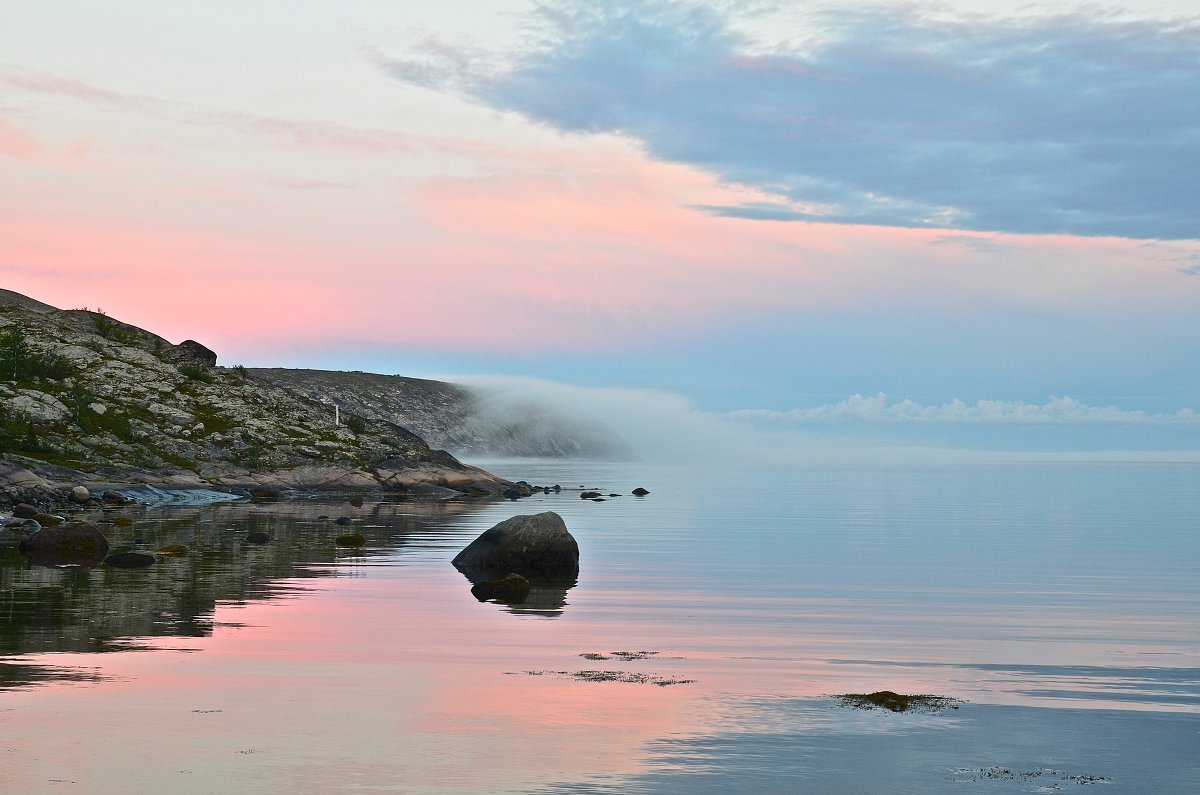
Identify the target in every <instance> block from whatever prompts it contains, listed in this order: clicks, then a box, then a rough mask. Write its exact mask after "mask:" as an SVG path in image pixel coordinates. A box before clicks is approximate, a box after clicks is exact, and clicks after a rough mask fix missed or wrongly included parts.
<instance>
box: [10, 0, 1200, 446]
mask: <svg viewBox="0 0 1200 795" xmlns="http://www.w3.org/2000/svg"><path fill="white" fill-rule="evenodd" d="M1198 177H1200V15H1198V14H1197V13H1196V11H1195V9H1194V4H1193V3H1192V2H1190V0H1189V1H1188V2H1183V1H1182V0H1171V1H1168V0H1164V1H1163V2H1144V3H1143V2H1135V3H1125V4H1120V5H1095V4H1091V5H1086V6H1084V5H1076V4H1072V3H1057V4H1048V3H1039V4H1036V5H1029V4H1025V3H1021V2H988V1H987V0H976V1H975V2H945V3H926V2H911V3H910V2H904V3H897V2H892V3H879V4H877V3H863V2H834V3H803V4H801V3H791V2H769V1H767V0H761V1H759V0H753V1H747V2H735V1H734V0H720V1H716V2H708V3H692V2H652V1H651V0H644V1H640V2H638V1H634V2H604V1H603V0H600V1H599V2H574V1H572V0H566V1H564V2H558V1H556V0H546V1H545V2H521V1H517V0H504V1H503V2H501V1H500V0H497V1H496V2H489V3H478V2H466V1H465V0H438V2H411V1H410V2H381V1H376V0H346V1H345V2H338V3H317V2H304V3H296V2H269V1H263V2H256V3H244V2H227V1H225V0H214V1H213V2H208V3H204V4H164V3H159V2H149V1H146V2H135V1H133V0H113V1H112V2H108V3H103V4H97V3H86V2H46V3H28V2H13V1H12V0H0V287H4V288H7V289H12V290H16V291H18V292H22V293H25V294H27V295H30V296H32V297H34V298H37V299H38V300H41V301H44V302H47V303H50V304H53V305H55V306H59V307H62V308H77V307H88V308H92V309H97V308H99V309H103V310H104V311H105V312H107V313H108V314H110V315H112V316H114V317H118V318H120V319H122V320H125V321H127V322H131V323H134V324H136V325H139V326H142V327H144V328H148V329H150V330H153V331H155V332H157V333H160V334H162V335H163V336H166V337H167V338H168V339H172V340H173V341H180V340H183V339H187V338H191V339H196V340H199V341H201V342H203V343H204V344H206V345H208V346H209V347H210V348H212V349H214V350H216V351H217V352H218V354H219V356H220V361H221V363H223V364H238V363H241V364H245V365H247V366H291V367H321V368H328V369H347V370H348V369H361V370H368V371H374V372H383V373H398V374H403V375H412V376H422V377H443V378H449V379H461V380H467V381H471V382H473V383H490V384H492V385H493V386H497V387H498V386H501V385H503V386H504V387H505V388H510V389H513V390H524V391H525V392H528V393H530V394H554V395H558V396H560V398H561V399H562V400H563V401H564V403H565V404H566V405H587V406H589V407H590V406H593V403H592V402H589V401H593V400H595V399H596V396H597V395H599V396H600V397H601V398H603V396H605V395H607V396H609V397H610V398H612V400H610V401H609V402H610V403H611V402H614V401H615V402H616V403H619V404H621V405H624V406H629V405H632V404H631V403H630V400H629V397H630V396H631V395H633V396H638V395H640V396H643V397H645V398H646V401H647V403H646V405H653V406H656V407H658V409H659V410H660V411H661V413H662V416H663V417H667V416H677V415H679V414H690V413H693V412H694V413H699V414H700V415H703V416H705V417H719V418H721V419H722V420H729V421H731V422H735V423H743V424H746V425H747V426H753V427H754V428H756V429H758V430H762V431H766V432H776V431H781V430H787V431H788V432H793V431H799V430H805V431H813V429H818V430H820V431H821V432H822V433H825V432H828V433H827V434H826V435H830V438H838V439H846V438H850V437H854V438H875V439H878V440H883V441H887V442H889V443H901V442H903V443H906V444H907V443H929V444H946V445H954V444H966V445H979V446H985V447H986V446H996V445H1000V446H1003V445H1005V444H1010V445H1017V446H1028V447H1034V448H1039V449H1052V448H1054V447H1055V446H1061V447H1064V448H1072V449H1075V448H1079V449H1104V448H1105V447H1106V446H1115V447H1122V448H1124V447H1131V448H1153V449H1175V448H1179V449H1183V448H1190V449H1200V417H1198V416H1197V412H1200V324H1198V323H1197V319H1200V179H1198ZM601 402H603V400H601ZM633 403H636V401H633ZM595 410H596V411H600V409H598V408H596V409H595ZM651 414H652V415H653V413H651ZM648 416H649V415H648ZM653 416H659V415H653Z"/></svg>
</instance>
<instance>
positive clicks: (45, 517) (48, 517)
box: [29, 513, 67, 527]
mask: <svg viewBox="0 0 1200 795" xmlns="http://www.w3.org/2000/svg"><path fill="white" fill-rule="evenodd" d="M29 518H30V519H33V520H34V521H36V522H37V523H38V524H40V525H41V526H42V527H58V526H59V525H61V524H63V523H64V522H66V521H67V520H66V519H64V518H63V517H61V516H56V515H55V514H52V513H35V514H34V515H33V516H31V517H29Z"/></svg>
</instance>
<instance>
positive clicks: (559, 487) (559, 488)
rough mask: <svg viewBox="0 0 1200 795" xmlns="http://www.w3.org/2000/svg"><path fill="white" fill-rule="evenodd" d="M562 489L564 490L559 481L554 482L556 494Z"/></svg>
mask: <svg viewBox="0 0 1200 795" xmlns="http://www.w3.org/2000/svg"><path fill="white" fill-rule="evenodd" d="M560 491H562V486H560V485H558V484H557V483H555V484H554V493H555V494H558V493H559V492H560Z"/></svg>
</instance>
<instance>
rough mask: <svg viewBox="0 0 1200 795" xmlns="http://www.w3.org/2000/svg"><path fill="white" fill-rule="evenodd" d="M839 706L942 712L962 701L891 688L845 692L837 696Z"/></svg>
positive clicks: (895, 710) (956, 706)
mask: <svg viewBox="0 0 1200 795" xmlns="http://www.w3.org/2000/svg"><path fill="white" fill-rule="evenodd" d="M836 698H837V700H838V706H840V707H853V708H854V709H875V708H876V707H879V708H880V709H886V710H887V711H889V712H930V713H936V712H941V711H942V710H943V709H947V708H949V709H958V705H959V704H961V703H962V702H961V701H960V700H959V699H957V698H950V697H949V696H931V695H912V696H910V695H904V694H902V693H893V692H892V691H891V690H878V691H876V692H874V693H844V694H842V695H839V696H837V697H836Z"/></svg>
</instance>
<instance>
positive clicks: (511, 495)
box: [503, 489, 521, 500]
mask: <svg viewBox="0 0 1200 795" xmlns="http://www.w3.org/2000/svg"><path fill="white" fill-rule="evenodd" d="M503 494H504V496H505V497H507V498H508V499H510V500H519V499H521V492H519V491H517V490H516V489H505V490H504V492H503Z"/></svg>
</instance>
